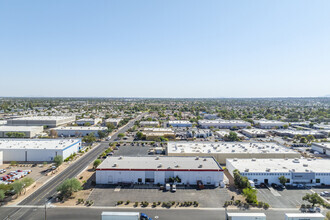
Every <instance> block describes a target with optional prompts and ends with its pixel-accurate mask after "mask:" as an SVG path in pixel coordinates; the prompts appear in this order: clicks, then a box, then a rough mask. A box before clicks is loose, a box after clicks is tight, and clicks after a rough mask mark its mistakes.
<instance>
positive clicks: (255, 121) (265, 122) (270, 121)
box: [253, 119, 289, 124]
mask: <svg viewBox="0 0 330 220" xmlns="http://www.w3.org/2000/svg"><path fill="white" fill-rule="evenodd" d="M253 122H254V123H259V124H289V123H288V122H283V121H275V120H267V119H260V120H253Z"/></svg>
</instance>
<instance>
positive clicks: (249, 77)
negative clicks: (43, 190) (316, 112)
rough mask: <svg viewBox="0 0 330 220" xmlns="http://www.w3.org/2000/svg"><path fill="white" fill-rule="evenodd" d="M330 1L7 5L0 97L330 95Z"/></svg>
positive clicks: (0, 21) (0, 41) (2, 7)
mask: <svg viewBox="0 0 330 220" xmlns="http://www.w3.org/2000/svg"><path fill="white" fill-rule="evenodd" d="M329 11H330V1H328V0H315V1H310V0H307V1H305V0H290V1H287V0H274V1H270V0H267V1H265V0H250V1H247V0H235V1H224V0H223V1H222V0H214V1H211V0H203V1H202V0H199V1H196V0H166V1H165V0H104V1H103V0H95V1H92V0H89V1H84V0H69V1H68V0H56V1H44V0H40V1H37V0H31V1H26V0H21V1H15V0H11V1H5V0H0V96H56V97H57V96H83V97H86V96H88V97H100V96H101V97H304V96H308V97H310V96H324V95H329V94H330V13H329Z"/></svg>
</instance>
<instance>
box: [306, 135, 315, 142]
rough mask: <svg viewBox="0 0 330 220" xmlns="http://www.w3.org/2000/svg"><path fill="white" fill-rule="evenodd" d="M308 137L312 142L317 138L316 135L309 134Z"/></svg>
mask: <svg viewBox="0 0 330 220" xmlns="http://www.w3.org/2000/svg"><path fill="white" fill-rule="evenodd" d="M306 139H307V141H308V143H311V142H313V141H314V140H315V137H314V136H313V135H307V137H306Z"/></svg>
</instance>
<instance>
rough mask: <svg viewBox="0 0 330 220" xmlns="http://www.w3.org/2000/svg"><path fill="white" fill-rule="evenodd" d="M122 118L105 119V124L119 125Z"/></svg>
mask: <svg viewBox="0 0 330 220" xmlns="http://www.w3.org/2000/svg"><path fill="white" fill-rule="evenodd" d="M121 120H122V119H121V118H108V119H105V120H104V123H105V124H108V123H110V124H113V125H114V126H118V124H119V123H120V122H121Z"/></svg>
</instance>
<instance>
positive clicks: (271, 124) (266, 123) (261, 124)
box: [253, 119, 289, 129]
mask: <svg viewBox="0 0 330 220" xmlns="http://www.w3.org/2000/svg"><path fill="white" fill-rule="evenodd" d="M253 123H254V124H255V126H256V127H257V128H262V129H272V128H284V127H285V126H289V123H288V122H282V121H274V120H266V119H262V120H254V121H253Z"/></svg>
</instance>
